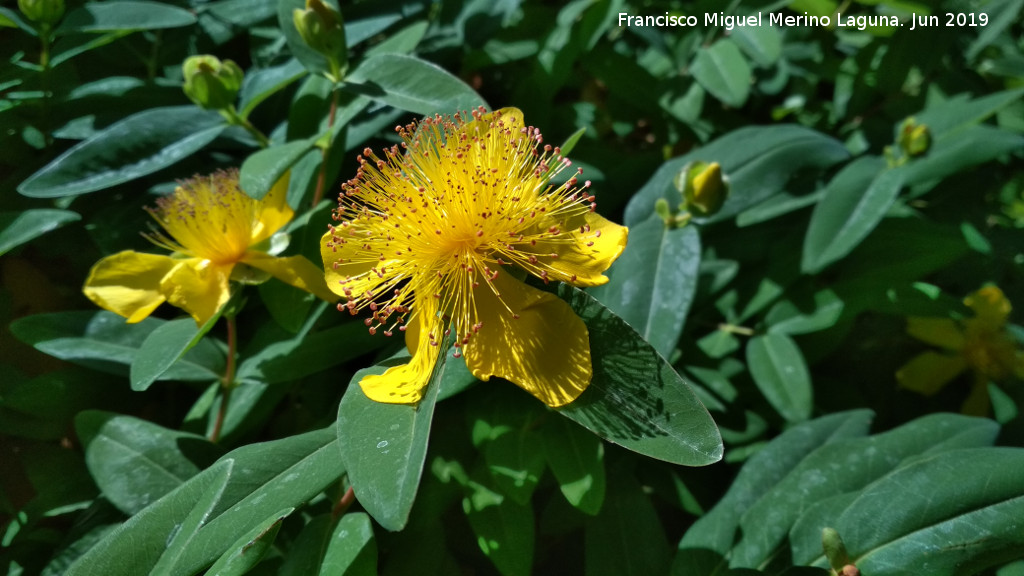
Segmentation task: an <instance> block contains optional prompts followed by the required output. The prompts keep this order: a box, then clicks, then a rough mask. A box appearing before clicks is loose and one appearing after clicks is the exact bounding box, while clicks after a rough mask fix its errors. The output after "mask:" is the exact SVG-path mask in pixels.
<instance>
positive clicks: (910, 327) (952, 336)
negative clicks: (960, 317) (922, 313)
mask: <svg viewBox="0 0 1024 576" xmlns="http://www.w3.org/2000/svg"><path fill="white" fill-rule="evenodd" d="M907 334H910V335H911V336H913V337H914V338H917V339H918V340H920V341H921V342H925V343H927V344H932V345H934V346H939V347H942V348H945V349H946V350H962V349H963V347H964V343H965V339H964V333H963V330H961V329H960V326H958V325H957V323H956V322H954V321H952V320H950V319H949V318H922V317H912V318H907Z"/></svg>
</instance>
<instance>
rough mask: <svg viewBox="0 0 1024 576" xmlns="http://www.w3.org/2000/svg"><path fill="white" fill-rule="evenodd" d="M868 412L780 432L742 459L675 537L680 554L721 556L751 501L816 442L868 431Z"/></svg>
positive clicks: (832, 417) (831, 417) (830, 417)
mask: <svg viewBox="0 0 1024 576" xmlns="http://www.w3.org/2000/svg"><path fill="white" fill-rule="evenodd" d="M872 417H873V414H872V412H871V411H869V410H853V411H850V412H841V413H839V414H830V415H828V416H823V417H821V418H817V419H815V420H812V421H810V422H805V423H803V424H799V425H797V426H794V427H792V428H789V429H788V430H786V431H785V432H783V433H782V434H781V435H779V437H778V438H776V439H775V440H773V441H772V442H770V443H769V444H768V445H767V446H765V447H764V448H762V449H761V450H760V451H759V452H757V453H756V454H754V456H752V457H751V458H750V460H748V461H747V463H746V464H745V465H744V466H743V468H742V469H741V470H740V472H739V474H738V475H737V476H736V479H735V480H734V481H733V483H732V484H731V485H730V486H729V490H728V491H727V492H726V493H725V496H723V497H722V499H721V500H719V501H718V504H717V505H715V507H714V508H712V509H711V510H710V511H708V513H707V514H705V515H704V516H702V517H700V518H698V519H697V521H696V522H695V523H694V524H693V525H692V526H691V527H690V529H689V530H687V531H686V534H684V535H683V539H682V540H680V542H679V548H680V549H681V550H682V554H681V557H682V559H683V560H688V559H690V558H691V555H700V553H701V551H704V550H707V551H711V552H714V553H715V554H717V555H718V556H719V557H724V556H725V554H726V553H727V552H728V551H729V550H730V549H731V548H732V546H733V543H734V541H735V539H736V537H737V536H738V532H737V530H738V528H739V522H740V517H741V516H742V515H743V514H744V513H746V511H747V510H749V509H750V507H751V506H752V505H754V503H756V502H757V501H758V500H760V499H761V498H762V497H763V496H764V495H765V494H766V493H767V492H768V491H769V490H771V489H772V487H774V486H775V485H776V484H778V483H779V481H781V480H782V479H783V478H785V477H786V475H787V474H789V473H790V471H792V469H793V467H794V466H796V465H797V464H799V463H800V462H801V461H802V460H803V459H804V458H805V457H806V456H807V455H808V454H810V453H812V452H814V451H815V450H817V449H818V448H819V447H821V446H824V445H828V444H831V443H834V442H841V441H843V440H845V439H847V438H858V437H861V436H864V435H865V434H867V432H868V427H869V426H870V424H871V418H872ZM679 562H680V560H679V559H678V558H677V563H679ZM673 573H678V572H673ZM708 573H711V572H710V571H709V572H708Z"/></svg>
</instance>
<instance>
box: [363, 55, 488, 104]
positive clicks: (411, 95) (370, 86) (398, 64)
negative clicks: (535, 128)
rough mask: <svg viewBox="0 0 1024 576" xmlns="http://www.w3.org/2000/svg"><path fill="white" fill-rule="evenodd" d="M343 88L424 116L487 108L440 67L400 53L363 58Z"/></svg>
mask: <svg viewBox="0 0 1024 576" xmlns="http://www.w3.org/2000/svg"><path fill="white" fill-rule="evenodd" d="M345 89H346V90H349V91H352V92H356V93H358V94H363V95H366V96H369V97H371V98H373V99H375V100H379V101H381V102H383V103H385V104H389V105H391V106H394V107H395V108H400V109H402V110H408V111H409V112H414V113H416V114H424V115H426V114H437V113H446V114H451V113H454V112H458V111H461V110H474V109H475V108H476V107H477V106H486V105H487V102H485V101H484V99H483V98H482V97H480V95H479V94H477V93H476V91H474V90H473V89H472V88H470V87H469V86H468V85H467V84H466V83H465V82H463V81H462V80H460V79H458V78H457V77H455V76H452V75H451V73H449V72H447V71H446V70H444V69H443V68H440V67H439V66H437V65H435V64H431V63H430V62H427V61H425V60H420V59H419V58H416V57H414V56H404V55H400V54H380V55H377V56H371V57H369V58H366V59H365V60H363V62H362V63H361V64H360V65H359V67H358V68H357V69H355V70H353V71H352V73H351V74H349V75H348V77H347V78H346V79H345Z"/></svg>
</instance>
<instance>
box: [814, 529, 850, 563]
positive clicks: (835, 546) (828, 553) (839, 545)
mask: <svg viewBox="0 0 1024 576" xmlns="http://www.w3.org/2000/svg"><path fill="white" fill-rule="evenodd" d="M821 547H822V549H823V550H824V551H825V558H828V565H829V566H831V567H832V571H833V573H835V574H842V573H844V570H845V567H846V566H848V565H849V564H850V555H849V554H847V552H846V545H845V544H843V539H842V538H841V537H840V536H839V532H836V530H835V528H823V529H822V530H821Z"/></svg>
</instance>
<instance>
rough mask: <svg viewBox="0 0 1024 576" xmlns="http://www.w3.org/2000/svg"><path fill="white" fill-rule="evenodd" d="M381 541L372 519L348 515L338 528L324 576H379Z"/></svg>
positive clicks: (328, 548)
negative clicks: (378, 558)
mask: <svg viewBox="0 0 1024 576" xmlns="http://www.w3.org/2000/svg"><path fill="white" fill-rule="evenodd" d="M376 574H377V541H376V540H374V538H373V525H372V524H371V522H370V517H369V516H367V515H366V514H363V513H362V512H355V513H349V514H345V515H344V516H342V517H341V520H340V521H339V522H338V525H337V526H335V527H334V532H333V533H332V534H331V539H330V541H329V542H328V544H327V553H326V554H325V555H324V561H323V563H322V564H321V565H320V576H376Z"/></svg>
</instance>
